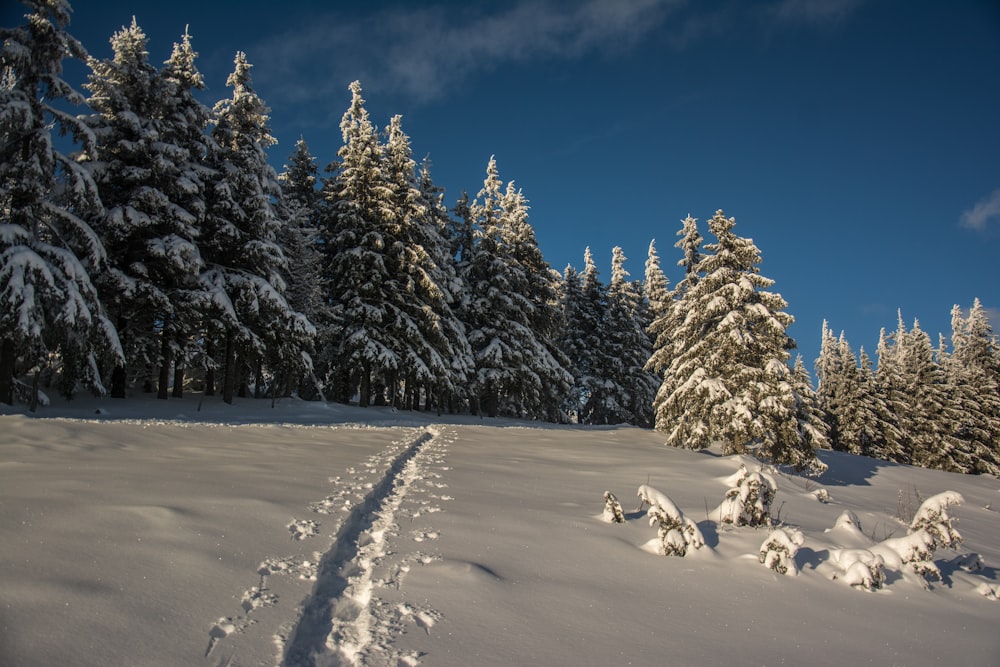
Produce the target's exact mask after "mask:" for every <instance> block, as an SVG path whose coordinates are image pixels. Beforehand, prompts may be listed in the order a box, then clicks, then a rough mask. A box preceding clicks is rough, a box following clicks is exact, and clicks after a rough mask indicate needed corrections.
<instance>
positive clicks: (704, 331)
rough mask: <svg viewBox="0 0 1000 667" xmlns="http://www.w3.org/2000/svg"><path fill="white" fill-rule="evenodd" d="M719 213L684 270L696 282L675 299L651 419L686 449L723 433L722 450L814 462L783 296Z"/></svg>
mask: <svg viewBox="0 0 1000 667" xmlns="http://www.w3.org/2000/svg"><path fill="white" fill-rule="evenodd" d="M735 223H736V221H735V220H734V219H733V218H726V217H725V216H724V215H723V213H722V211H718V212H717V213H716V214H715V216H714V217H713V218H712V220H711V221H710V222H709V230H710V231H711V232H712V234H713V235H714V236H715V237H716V239H717V242H716V243H714V244H710V245H708V246H706V250H707V251H708V252H709V254H708V255H706V256H705V257H704V258H703V259H702V260H701V261H699V262H698V265H697V267H695V269H694V270H693V272H692V275H695V274H697V275H701V276H703V277H701V278H700V279H699V280H697V282H695V283H694V284H693V285H692V284H690V283H689V285H690V286H689V287H687V288H686V290H685V291H684V292H683V296H682V297H681V298H680V300H679V301H678V302H677V303H676V304H675V307H674V310H675V311H677V313H678V317H677V321H678V322H679V325H678V326H677V327H676V328H675V329H673V330H672V333H673V335H674V350H673V351H674V356H673V360H672V361H671V364H670V367H669V368H668V370H667V373H666V376H665V381H664V383H663V384H662V385H661V387H660V390H659V392H658V393H657V397H656V403H655V410H656V426H657V428H658V429H660V430H663V431H665V432H666V433H667V444H670V445H674V446H681V447H688V448H692V449H701V448H703V447H707V446H708V445H710V444H711V443H712V442H715V441H721V442H722V446H723V451H724V452H725V453H727V454H733V453H751V452H752V453H754V454H755V455H757V456H758V457H759V458H762V459H764V460H768V461H772V462H775V463H789V464H792V465H794V466H795V467H796V468H800V469H801V468H810V469H813V470H814V471H815V470H818V469H820V468H821V467H822V464H821V463H819V462H818V460H817V459H816V458H815V454H814V453H813V451H812V449H811V447H810V446H809V443H808V442H807V440H806V438H805V437H804V436H803V434H802V433H801V432H800V430H799V424H798V420H797V418H796V396H795V392H794V391H793V384H792V377H791V375H792V372H791V369H790V368H789V367H788V363H787V362H788V357H789V354H788V350H789V349H791V348H792V347H794V342H793V341H792V340H791V339H790V338H789V337H788V334H787V333H786V329H787V327H788V326H789V325H790V324H791V323H792V317H791V316H790V315H788V314H787V313H785V312H784V308H785V307H786V305H787V304H786V303H785V301H784V299H782V298H781V297H780V296H779V295H777V294H774V293H771V292H767V291H766V289H767V288H768V287H770V286H771V285H773V281H772V280H770V279H768V278H765V277H763V276H761V275H760V273H759V269H758V268H757V266H758V265H759V264H760V261H761V257H760V251H759V250H758V249H757V247H756V246H755V245H754V244H753V242H752V241H750V240H749V239H745V238H741V237H738V236H736V235H735V234H733V232H732V228H733V226H734V225H735Z"/></svg>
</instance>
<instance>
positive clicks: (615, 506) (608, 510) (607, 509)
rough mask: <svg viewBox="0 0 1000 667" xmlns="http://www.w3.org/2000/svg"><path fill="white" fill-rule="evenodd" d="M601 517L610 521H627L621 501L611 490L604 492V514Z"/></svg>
mask: <svg viewBox="0 0 1000 667" xmlns="http://www.w3.org/2000/svg"><path fill="white" fill-rule="evenodd" d="M601 518H602V519H604V520H605V521H607V522H608V523H625V513H624V512H623V511H622V506H621V503H619V502H618V498H616V497H615V494H613V493H611V492H610V491H605V492H604V514H602V515H601Z"/></svg>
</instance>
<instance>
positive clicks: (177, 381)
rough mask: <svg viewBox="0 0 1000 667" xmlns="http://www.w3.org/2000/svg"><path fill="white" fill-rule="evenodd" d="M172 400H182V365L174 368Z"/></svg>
mask: <svg viewBox="0 0 1000 667" xmlns="http://www.w3.org/2000/svg"><path fill="white" fill-rule="evenodd" d="M173 397H174V398H184V364H177V365H175V366H174V393H173Z"/></svg>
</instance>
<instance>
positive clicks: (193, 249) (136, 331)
mask: <svg viewBox="0 0 1000 667" xmlns="http://www.w3.org/2000/svg"><path fill="white" fill-rule="evenodd" d="M111 47H112V51H113V57H112V58H110V59H106V60H96V59H93V58H92V59H90V61H89V65H90V68H91V74H90V77H89V80H88V83H87V84H86V86H85V87H86V88H87V90H89V91H90V93H91V95H90V98H89V100H88V101H89V104H90V106H91V108H92V109H93V110H94V111H95V112H96V113H95V114H94V115H93V116H91V117H89V118H88V124H89V125H90V126H91V128H92V129H93V131H94V134H95V136H96V137H97V148H98V154H99V159H97V160H93V161H90V162H88V163H87V167H88V169H89V171H90V172H91V174H92V175H93V177H94V180H95V182H96V183H97V185H98V189H99V192H100V195H101V199H102V201H103V203H104V206H105V209H106V210H105V212H104V214H103V215H101V216H99V217H97V218H95V220H94V227H95V229H97V231H98V232H99V234H100V235H101V238H102V239H103V241H104V244H105V247H106V248H107V250H108V256H109V270H108V271H106V272H102V273H101V274H100V276H99V277H98V278H97V281H98V287H99V289H101V291H102V293H103V294H104V301H105V303H106V304H107V307H108V309H109V312H110V313H111V314H112V315H113V317H114V318H115V321H116V322H117V326H118V331H119V335H120V336H121V338H122V343H123V347H124V350H125V362H124V363H119V364H116V365H115V369H114V372H113V374H112V388H111V395H112V396H113V397H117V398H124V397H125V395H126V388H127V386H128V385H129V384H130V382H131V380H134V379H138V378H141V377H145V378H146V379H147V385H151V384H152V382H151V380H152V377H151V373H152V371H153V370H154V369H158V386H159V389H158V396H159V397H160V398H167V393H168V385H169V382H170V376H169V371H170V367H171V364H172V363H173V362H174V361H175V360H177V362H178V365H179V366H181V367H183V364H184V356H186V355H185V353H190V347H189V341H190V340H191V339H193V338H194V325H195V323H194V322H193V319H194V314H193V308H192V303H193V297H192V290H193V289H194V287H195V284H196V281H197V278H198V275H199V272H200V270H201V268H202V259H201V254H200V251H199V248H198V243H197V236H198V233H199V230H198V228H199V226H200V224H201V222H202V220H203V219H204V213H205V201H204V184H203V182H202V174H201V173H199V166H198V165H199V164H200V163H201V162H202V160H203V159H204V154H205V152H206V150H207V147H206V144H205V140H204V135H203V134H202V132H203V130H204V129H205V124H206V122H207V120H208V110H207V108H205V107H204V106H203V105H201V104H200V103H198V102H197V101H196V100H195V99H194V97H193V95H192V93H191V89H192V88H198V87H201V78H200V75H199V74H198V72H197V70H195V69H194V64H193V60H194V55H195V54H194V52H193V50H192V49H191V45H190V41H189V38H188V36H187V35H185V37H184V41H183V43H182V44H179V45H175V47H174V52H173V55H172V57H171V59H170V60H168V61H167V66H166V68H165V69H164V71H163V72H162V73H161V72H159V71H157V69H156V68H155V67H153V66H152V65H151V64H150V63H149V52H148V50H147V38H146V34H145V33H144V32H143V31H142V29H141V28H140V27H139V26H138V25H137V24H136V22H135V19H133V21H132V24H131V25H130V26H128V27H126V28H122V30H120V31H119V32H116V33H115V34H114V35H113V36H112V38H111ZM175 389H178V390H179V389H180V387H175Z"/></svg>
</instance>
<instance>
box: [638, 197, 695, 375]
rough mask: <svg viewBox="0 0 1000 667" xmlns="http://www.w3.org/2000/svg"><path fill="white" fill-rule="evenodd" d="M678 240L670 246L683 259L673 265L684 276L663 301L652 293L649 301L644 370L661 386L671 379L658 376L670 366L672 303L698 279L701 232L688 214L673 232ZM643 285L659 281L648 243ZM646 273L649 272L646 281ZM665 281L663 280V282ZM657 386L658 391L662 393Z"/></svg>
mask: <svg viewBox="0 0 1000 667" xmlns="http://www.w3.org/2000/svg"><path fill="white" fill-rule="evenodd" d="M677 235H678V236H680V237H681V238H680V239H679V240H678V241H677V243H676V244H674V246H675V247H676V248H679V249H680V250H681V251H682V253H683V255H684V256H683V259H681V260H680V261H678V262H677V265H678V266H682V267H684V277H683V278H682V279H681V281H680V282H679V283H677V285H676V286H675V287H674V289H673V291H671V292H668V293H667V295H666V298H664V296H663V295H662V294H659V293H657V294H655V299H656V302H655V303H654V302H653V301H652V300H651V302H650V303H651V305H652V307H653V309H654V311H655V312H654V314H653V318H652V321H651V322H650V324H649V326H648V328H647V333H649V336H650V339H651V341H652V346H653V351H652V354H651V355H650V357H649V360H648V361H647V362H646V370H648V371H651V372H653V373H655V374H656V375H658V376H661V379H662V381H663V384H666V383H670V382H672V381H673V380H674V378H669V377H662V376H663V373H664V372H665V371H666V370H667V369H668V368H669V367H670V364H671V363H672V362H673V356H674V343H675V341H674V330H675V329H676V328H677V327H679V326H680V325H681V321H680V319H678V318H679V316H680V315H679V311H678V309H677V308H676V302H677V301H679V300H680V299H681V298H683V297H684V295H685V294H686V293H687V292H688V290H690V289H691V288H692V287H694V285H696V284H697V282H698V279H699V277H700V276H699V274H698V265H699V263H700V262H701V256H702V255H701V248H702V242H703V241H704V239H703V237H702V235H701V232H699V231H698V220H697V219H696V218H692V217H691V216H690V215H688V216H687V217H686V218H684V219H683V220H682V221H681V229H680V230H679V231H678V232H677ZM646 272H647V282H650V279H652V281H653V284H654V288H653V289H658V287H656V285H657V284H658V282H659V276H661V275H662V271H661V270H660V268H659V257H658V256H656V254H655V251H654V249H653V244H652V243H651V244H650V253H649V256H648V258H647V262H646ZM650 272H652V275H651V278H650ZM665 282H666V279H665V278H664V283H665ZM663 384H661V389H660V391H664V388H663Z"/></svg>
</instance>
